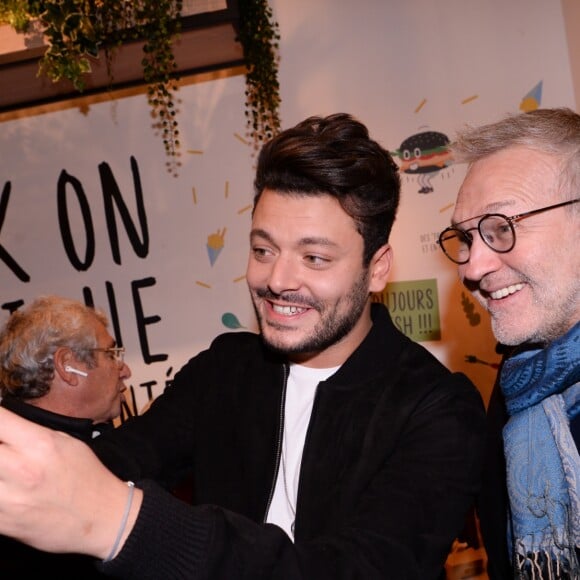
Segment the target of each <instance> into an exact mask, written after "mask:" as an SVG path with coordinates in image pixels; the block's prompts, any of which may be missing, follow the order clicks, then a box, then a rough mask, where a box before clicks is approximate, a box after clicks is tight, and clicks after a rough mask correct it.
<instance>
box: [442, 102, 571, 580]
mask: <svg viewBox="0 0 580 580" xmlns="http://www.w3.org/2000/svg"><path fill="white" fill-rule="evenodd" d="M452 150H453V154H454V157H455V159H456V161H458V162H465V163H467V164H468V169H467V174H466V176H465V179H464V181H463V184H462V185H461V188H460V190H459V194H458V197H457V203H456V206H455V211H454V213H453V217H452V220H451V223H452V226H451V227H449V228H447V229H445V230H444V231H443V232H442V233H441V235H440V236H439V245H440V246H441V249H442V250H443V251H444V252H445V254H446V256H447V257H448V258H449V259H450V260H452V261H453V262H455V263H456V264H458V272H459V276H460V278H461V280H462V282H463V283H464V285H465V286H466V287H467V288H468V289H469V290H470V291H471V292H472V293H473V295H474V296H475V297H476V298H477V299H478V301H479V302H480V303H481V304H482V305H483V307H484V308H486V310H487V311H488V312H489V313H490V315H491V323H492V329H493V332H494V334H495V337H496V338H497V340H498V341H499V342H500V343H502V344H503V345H505V346H506V347H510V349H511V352H508V353H507V354H506V358H505V360H504V362H503V365H502V369H501V371H500V375H499V377H498V384H497V386H496V389H495V390H494V393H493V394H492V397H491V401H490V404H489V407H488V427H489V436H488V455H487V459H486V465H485V469H484V485H483V491H482V493H481V496H480V498H479V501H478V512H479V517H480V523H481V531H482V535H483V539H484V543H485V548H486V551H487V556H488V574H489V578H490V580H504V579H505V580H508V579H510V580H511V579H513V578H518V579H520V578H521V579H531V578H534V579H537V580H541V579H544V578H550V579H552V578H553V579H559V580H563V579H577V578H580V564H579V560H580V488H579V485H580V477H579V474H580V455H579V453H578V448H579V447H580V322H579V321H580V276H579V272H580V205H579V204H578V203H577V202H578V201H580V198H579V197H578V192H579V191H580V116H579V115H578V114H576V113H575V112H573V111H571V110H570V109H565V108H559V109H538V110H536V111H533V112H530V113H523V114H519V115H510V116H508V117H506V118H505V119H502V120H500V121H498V122H497V123H492V124H489V125H485V126H483V127H479V128H470V129H467V130H466V131H463V132H462V133H461V134H460V135H459V136H458V138H457V140H456V142H455V143H454V144H453V145H452ZM556 210H557V211H556Z"/></svg>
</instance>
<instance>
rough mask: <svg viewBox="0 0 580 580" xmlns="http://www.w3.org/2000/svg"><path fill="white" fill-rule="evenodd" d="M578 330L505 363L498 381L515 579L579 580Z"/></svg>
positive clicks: (579, 333) (579, 385)
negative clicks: (574, 427)
mask: <svg viewBox="0 0 580 580" xmlns="http://www.w3.org/2000/svg"><path fill="white" fill-rule="evenodd" d="M579 381H580V323H578V324H576V325H575V326H574V327H573V328H572V329H571V330H570V331H569V332H568V333H567V334H565V335H564V336H562V337H561V338H559V339H558V340H556V341H554V342H553V343H551V344H550V345H549V346H548V347H546V348H543V349H538V350H532V351H526V352H522V353H519V354H517V355H515V356H513V357H512V358H510V359H508V360H506V362H505V363H504V365H503V368H502V371H501V377H500V383H501V388H502V391H503V393H504V396H505V399H506V405H507V410H508V414H509V415H510V419H509V421H508V422H507V424H506V426H505V428H504V431H503V435H504V450H505V456H506V465H507V486H508V493H509V499H510V508H511V522H510V526H509V529H508V536H509V541H510V551H511V552H512V554H513V564H514V576H515V577H516V578H525V579H534V580H536V579H550V580H552V579H573V580H578V579H580V565H579V563H578V557H577V552H576V549H575V548H576V547H580V456H579V454H578V449H577V448H576V445H575V443H574V440H573V438H572V435H571V433H570V420H571V419H572V418H573V417H575V416H576V415H577V414H578V413H580V382H579Z"/></svg>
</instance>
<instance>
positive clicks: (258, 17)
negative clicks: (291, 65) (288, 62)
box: [238, 0, 280, 149]
mask: <svg viewBox="0 0 580 580" xmlns="http://www.w3.org/2000/svg"><path fill="white" fill-rule="evenodd" d="M238 1H239V8H240V27H239V34H238V36H239V40H240V42H241V44H242V47H243V50H244V60H245V61H246V92H245V95H246V103H245V104H246V110H245V115H246V118H247V128H248V130H249V134H250V139H251V140H252V143H253V146H254V149H259V148H260V146H261V145H262V143H263V142H264V141H267V140H269V139H271V138H272V137H273V136H274V135H275V134H276V133H278V131H279V130H280V114H279V108H280V85H279V83H278V48H279V40H280V33H279V27H278V23H277V22H276V21H274V20H273V19H272V16H273V15H272V9H271V8H270V6H269V5H268V2H267V0H238Z"/></svg>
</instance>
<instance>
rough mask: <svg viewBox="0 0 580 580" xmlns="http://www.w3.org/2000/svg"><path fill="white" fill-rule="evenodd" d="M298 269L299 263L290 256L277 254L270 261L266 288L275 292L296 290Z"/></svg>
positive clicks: (298, 278)
mask: <svg viewBox="0 0 580 580" xmlns="http://www.w3.org/2000/svg"><path fill="white" fill-rule="evenodd" d="M300 271H301V268H300V265H299V264H298V263H297V262H296V260H295V259H294V258H292V256H284V255H280V256H278V257H277V258H276V260H275V261H274V262H273V263H272V268H271V270H270V275H269V276H268V280H267V284H268V288H269V289H270V290H271V291H272V292H274V293H275V294H282V293H283V292H287V291H290V290H297V289H298V288H299V287H300Z"/></svg>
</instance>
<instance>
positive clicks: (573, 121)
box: [449, 107, 580, 207]
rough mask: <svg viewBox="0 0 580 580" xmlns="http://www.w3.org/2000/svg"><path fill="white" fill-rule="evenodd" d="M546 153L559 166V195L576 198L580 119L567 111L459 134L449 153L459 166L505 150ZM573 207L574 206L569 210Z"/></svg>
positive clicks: (517, 117)
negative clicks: (517, 149) (559, 164)
mask: <svg viewBox="0 0 580 580" xmlns="http://www.w3.org/2000/svg"><path fill="white" fill-rule="evenodd" d="M516 146H521V147H526V148H528V149H533V150H535V151H539V152H543V153H547V154H549V155H552V156H553V157H555V158H556V159H558V160H559V161H560V163H561V169H562V171H561V174H560V181H559V183H558V191H559V193H561V194H562V195H563V196H564V198H565V199H573V198H575V197H577V196H578V185H579V184H580V115H578V114H577V113H575V112H574V111H572V110H571V109H569V108H566V107H560V108H553V109H536V110H535V111H530V112H528V113H519V114H511V115H508V116H506V117H505V118H503V119H501V120H500V121H497V122H495V123H490V124H488V125H483V126H480V127H466V128H465V129H463V130H461V131H459V133H458V135H457V137H456V139H455V141H454V142H453V143H451V145H450V147H449V148H450V150H451V152H452V154H453V157H454V159H455V161H456V162H458V163H468V164H470V165H471V164H472V163H475V162H476V161H479V160H480V159H483V158H485V157H488V156H490V155H493V154H494V153H497V152H499V151H502V150H504V149H506V148H508V147H516ZM572 207H575V206H572Z"/></svg>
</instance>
